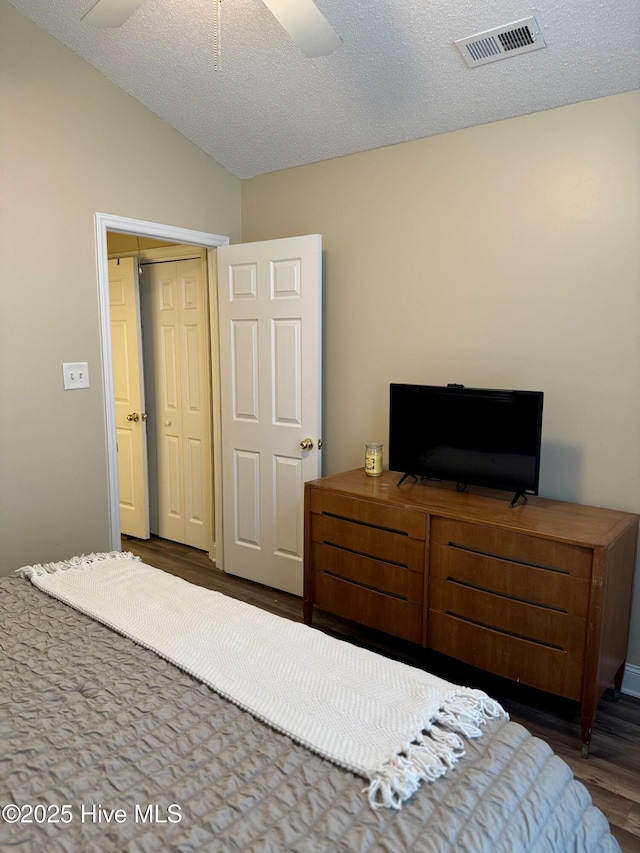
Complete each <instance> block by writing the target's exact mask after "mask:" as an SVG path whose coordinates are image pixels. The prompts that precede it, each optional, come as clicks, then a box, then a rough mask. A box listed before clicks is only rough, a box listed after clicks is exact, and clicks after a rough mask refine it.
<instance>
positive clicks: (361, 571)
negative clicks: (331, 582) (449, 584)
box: [311, 542, 424, 606]
mask: <svg viewBox="0 0 640 853" xmlns="http://www.w3.org/2000/svg"><path fill="white" fill-rule="evenodd" d="M311 560H312V564H313V568H314V571H316V572H322V574H326V575H329V576H331V577H334V578H339V579H341V580H346V581H349V582H351V583H354V584H358V585H360V586H362V587H366V588H367V589H371V590H373V591H375V592H382V593H385V594H387V595H392V596H393V597H394V598H397V599H398V600H400V601H409V602H411V603H412V604H417V605H420V606H422V602H423V587H424V575H423V574H422V573H421V572H412V571H409V570H408V569H407V568H405V567H404V566H398V565H394V564H393V563H387V562H384V561H382V560H376V559H373V558H372V557H364V556H362V555H361V554H354V553H353V552H352V551H347V550H345V549H343V548H336V547H335V546H333V545H326V544H324V543H322V542H313V543H312V545H311Z"/></svg>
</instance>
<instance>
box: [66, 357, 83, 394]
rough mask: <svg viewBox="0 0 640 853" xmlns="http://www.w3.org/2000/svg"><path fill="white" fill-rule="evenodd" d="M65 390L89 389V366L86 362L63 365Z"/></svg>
mask: <svg viewBox="0 0 640 853" xmlns="http://www.w3.org/2000/svg"><path fill="white" fill-rule="evenodd" d="M62 375H63V377H64V390H65V391H75V389H76V388H88V387H89V365H88V364H87V362H86V361H74V362H66V363H64V364H63V365H62Z"/></svg>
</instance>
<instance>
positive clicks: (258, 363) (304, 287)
mask: <svg viewBox="0 0 640 853" xmlns="http://www.w3.org/2000/svg"><path fill="white" fill-rule="evenodd" d="M217 251H218V302H219V315H220V316H219V327H220V385H221V389H220V390H221V402H222V491H223V522H222V524H223V545H224V547H223V554H224V565H223V568H224V570H225V571H227V572H230V573H231V574H234V575H239V576H240V577H243V578H248V579H249V580H253V581H257V582H258V583H263V584H266V585H267V586H271V587H275V588H276V589H282V590H285V591H287V592H291V593H294V594H296V595H302V586H303V564H302V561H303V509H304V506H303V504H304V484H305V482H306V481H307V480H313V479H315V478H317V477H320V476H321V449H320V448H321V433H320V429H321V415H322V413H321V405H320V400H321V365H322V358H321V356H322V353H321V340H322V336H321V320H322V315H321V295H322V271H321V262H322V241H321V237H320V236H319V235H317V234H314V235H309V236H305V237H291V238H287V239H283V240H270V241H267V242H261V243H245V244H242V245H233V246H223V247H220V248H219V249H218V250H217ZM306 439H310V440H311V442H312V446H311V447H306V446H305V444H304V442H305V440H306Z"/></svg>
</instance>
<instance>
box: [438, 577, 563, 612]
mask: <svg viewBox="0 0 640 853" xmlns="http://www.w3.org/2000/svg"><path fill="white" fill-rule="evenodd" d="M445 580H447V581H449V582H450V583H457V584H459V585H460V586H464V587H466V588H467V589H475V590H477V591H478V592H486V593H489V595H495V596H497V597H498V598H508V599H509V600H510V601H519V602H520V603H521V604H531V605H533V606H534V607H541V608H542V609H543V610H553V611H554V612H555V613H567V612H568V611H567V609H566V608H565V607H558V606H557V605H555V604H545V603H544V602H543V601H534V600H533V599H531V598H522V597H521V596H519V595H511V594H509V593H508V592H500V591H499V590H497V589H489V588H488V587H486V586H480V585H479V584H475V583H469V581H463V580H459V579H458V578H453V577H451V575H449V576H448V577H447V578H445Z"/></svg>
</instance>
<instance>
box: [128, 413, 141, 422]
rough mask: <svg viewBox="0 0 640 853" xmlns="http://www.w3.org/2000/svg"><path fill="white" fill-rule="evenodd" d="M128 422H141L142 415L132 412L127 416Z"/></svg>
mask: <svg viewBox="0 0 640 853" xmlns="http://www.w3.org/2000/svg"><path fill="white" fill-rule="evenodd" d="M127 420H128V421H139V420H140V415H139V414H138V413H137V412H131V414H130V415H127Z"/></svg>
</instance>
